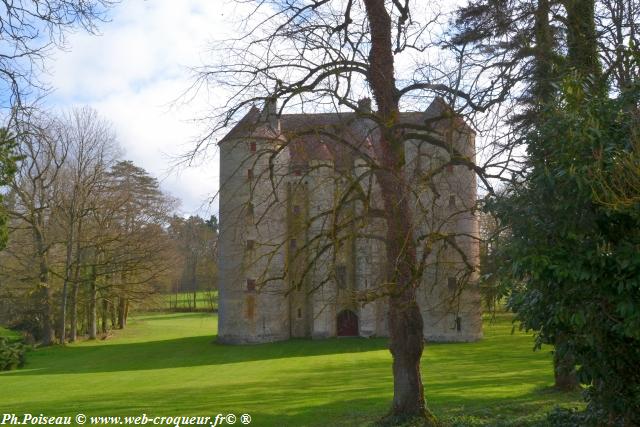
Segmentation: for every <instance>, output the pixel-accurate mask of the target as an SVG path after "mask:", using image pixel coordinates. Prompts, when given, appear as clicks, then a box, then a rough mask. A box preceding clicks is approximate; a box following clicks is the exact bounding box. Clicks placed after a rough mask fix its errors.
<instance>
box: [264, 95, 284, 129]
mask: <svg viewBox="0 0 640 427" xmlns="http://www.w3.org/2000/svg"><path fill="white" fill-rule="evenodd" d="M260 120H261V121H262V122H264V123H266V124H268V125H269V126H270V127H271V128H272V129H273V130H275V131H276V132H280V120H278V99H277V98H276V97H275V96H270V97H268V98H267V99H266V100H265V102H264V109H263V110H262V115H261V117H260Z"/></svg>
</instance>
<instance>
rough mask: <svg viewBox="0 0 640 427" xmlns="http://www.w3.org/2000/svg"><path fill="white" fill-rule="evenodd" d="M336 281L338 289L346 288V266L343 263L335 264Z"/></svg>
mask: <svg viewBox="0 0 640 427" xmlns="http://www.w3.org/2000/svg"><path fill="white" fill-rule="evenodd" d="M336 282H337V283H338V288H339V289H346V287H347V266H345V265H337V266H336Z"/></svg>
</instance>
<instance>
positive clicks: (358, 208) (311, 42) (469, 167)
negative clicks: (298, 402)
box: [195, 0, 496, 424]
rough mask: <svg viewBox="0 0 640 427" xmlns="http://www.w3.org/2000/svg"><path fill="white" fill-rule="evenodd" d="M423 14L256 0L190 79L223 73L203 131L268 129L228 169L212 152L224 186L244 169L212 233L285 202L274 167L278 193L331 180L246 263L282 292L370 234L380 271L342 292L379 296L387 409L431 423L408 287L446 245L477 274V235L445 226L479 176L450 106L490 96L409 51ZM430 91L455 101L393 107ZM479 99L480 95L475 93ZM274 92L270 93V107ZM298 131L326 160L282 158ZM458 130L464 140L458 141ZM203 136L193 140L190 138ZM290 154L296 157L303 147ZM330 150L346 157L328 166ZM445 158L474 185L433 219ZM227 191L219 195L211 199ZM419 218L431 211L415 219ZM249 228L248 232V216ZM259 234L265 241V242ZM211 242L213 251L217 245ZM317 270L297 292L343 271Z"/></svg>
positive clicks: (461, 213)
mask: <svg viewBox="0 0 640 427" xmlns="http://www.w3.org/2000/svg"><path fill="white" fill-rule="evenodd" d="M240 3H243V2H240ZM434 16H435V17H438V14H437V13H433V11H430V10H429V8H428V7H424V8H421V7H420V6H410V5H409V2H406V1H405V2H403V1H393V2H387V1H384V0H363V1H356V0H348V1H330V0H317V1H290V2H287V3H286V4H283V3H281V2H275V1H264V2H261V3H260V5H259V6H257V7H256V8H255V10H253V12H251V13H250V14H249V16H248V18H247V21H246V28H245V29H246V32H245V35H244V37H241V38H239V39H237V40H233V41H230V42H228V43H227V44H225V45H224V46H223V49H224V53H225V55H226V56H228V55H229V53H231V59H226V60H222V61H221V64H222V65H218V66H211V67H203V68H201V69H199V70H198V72H199V74H198V81H197V83H196V87H201V86H200V85H204V86H206V85H217V86H220V85H223V86H225V87H227V88H228V89H230V96H229V97H228V98H227V102H226V104H225V105H223V106H222V107H221V108H220V109H219V110H217V112H216V113H215V114H214V115H213V122H214V123H213V126H212V132H211V134H210V135H209V137H211V136H213V135H215V134H216V132H217V131H219V130H220V129H223V128H225V127H227V126H229V125H230V124H232V123H235V122H237V121H238V118H239V115H241V114H245V113H246V114H245V117H244V119H243V120H242V121H240V122H239V123H237V125H236V128H235V129H244V130H247V129H249V130H248V132H249V135H250V138H249V139H250V140H252V141H255V140H261V141H263V142H264V141H265V140H267V141H270V143H267V144H259V148H258V149H257V153H258V155H257V156H254V157H252V158H251V159H249V160H247V161H245V162H244V163H243V162H241V163H240V166H239V167H238V168H237V169H238V170H236V171H232V170H230V169H229V168H233V166H226V165H225V164H224V163H223V165H222V168H223V172H222V178H221V182H222V186H223V188H224V186H230V187H229V188H228V189H227V190H226V192H227V194H229V193H233V192H234V191H236V187H234V186H233V185H231V184H230V182H225V180H226V179H229V178H230V177H231V176H233V175H234V174H235V175H237V174H238V173H239V172H240V173H242V172H244V171H245V170H248V171H249V177H248V180H249V181H250V182H251V199H250V201H249V204H246V205H245V209H244V210H243V211H237V212H236V213H230V212H226V213H225V214H227V215H228V216H226V217H225V216H223V211H221V227H222V228H221V236H222V235H223V234H224V232H225V229H226V230H229V227H230V225H229V224H230V222H233V221H245V218H247V217H252V218H253V219H251V220H250V221H255V222H256V223H257V224H259V223H260V221H263V226H262V229H263V230H264V229H266V228H269V227H271V228H273V227H274V223H273V221H271V220H269V219H268V218H269V217H270V216H272V215H273V214H269V211H271V212H274V211H277V212H282V214H283V215H284V214H285V213H286V212H287V209H292V207H291V206H289V207H284V206H283V203H285V200H287V197H286V194H285V187H286V185H285V184H286V182H287V178H286V177H290V176H300V177H301V178H299V179H298V180H297V181H296V180H294V181H292V182H291V187H290V188H291V189H290V192H289V197H296V196H295V193H296V191H297V190H296V188H302V187H303V186H304V177H307V176H312V175H314V176H324V177H326V178H325V179H324V184H320V185H319V186H318V187H317V188H314V189H312V190H311V191H333V190H328V189H336V192H335V196H334V203H329V204H328V205H327V206H324V205H323V206H315V207H314V209H312V210H311V211H310V212H308V213H306V218H307V220H306V221H303V222H302V223H301V225H300V228H299V229H298V228H296V227H293V229H292V230H293V231H290V233H293V234H295V233H296V230H299V232H300V233H303V230H310V229H311V230H313V231H314V232H313V233H312V237H310V238H309V240H308V241H306V242H305V243H304V244H302V245H301V247H298V246H297V245H294V244H293V241H297V239H295V238H293V237H294V236H292V235H291V234H289V235H288V237H287V240H284V242H288V243H282V241H280V243H278V242H271V250H265V249H260V250H258V251H256V252H257V253H258V254H257V255H256V256H255V257H254V258H253V261H252V263H253V264H254V265H262V266H264V267H263V270H264V272H263V274H262V276H261V279H260V284H259V286H263V287H264V290H265V292H269V290H268V289H267V288H266V286H267V285H268V284H269V283H270V282H273V283H275V282H276V281H278V280H287V281H288V283H289V287H288V289H286V290H285V292H286V293H292V292H295V290H296V289H297V288H299V287H300V285H299V284H300V283H302V282H304V281H305V280H306V279H307V278H308V277H309V276H311V275H312V274H313V272H314V271H317V270H318V267H319V266H323V265H331V264H332V263H333V264H336V263H339V258H340V257H341V256H343V255H341V253H342V254H345V251H349V249H348V248H349V247H353V245H354V244H355V245H357V241H358V240H359V239H365V240H366V239H368V240H371V241H374V242H378V244H381V246H380V249H381V250H382V252H383V253H384V254H385V255H384V263H383V265H384V267H383V269H384V271H383V272H382V274H381V275H380V277H379V280H378V281H377V283H375V284H374V285H373V286H371V289H367V290H366V291H362V292H355V293H354V295H353V298H355V299H356V300H358V301H360V302H370V301H373V300H376V299H380V298H383V299H387V300H388V301H389V334H390V349H391V353H392V355H393V373H394V397H393V404H392V410H391V415H392V416H401V417H406V416H410V417H413V416H418V417H421V418H424V419H426V420H427V422H428V423H430V424H435V419H434V417H433V415H432V414H431V413H430V412H429V411H428V410H427V408H426V405H425V398H424V392H423V385H422V380H421V375H420V358H421V355H422V352H423V347H424V338H423V319H422V316H421V313H420V310H419V307H418V304H417V297H416V293H417V291H418V288H419V286H420V285H421V283H422V282H423V281H424V280H427V281H428V280H429V279H428V276H429V275H428V274H426V272H427V267H429V266H430V265H431V266H437V265H438V262H437V261H435V260H437V258H438V257H437V253H438V252H439V251H442V250H444V249H446V248H447V247H449V248H450V249H449V250H453V252H455V253H456V255H457V256H459V257H460V259H461V261H460V262H459V264H460V265H462V266H463V267H462V269H461V272H460V276H461V277H462V278H465V279H467V280H468V279H470V278H473V277H474V275H475V273H476V271H475V267H476V266H475V260H473V259H469V258H468V257H467V251H466V250H465V248H471V247H474V245H476V244H477V239H478V236H477V233H476V232H475V231H472V230H468V231H466V232H464V231H463V232H459V233H456V229H455V228H450V227H449V228H448V227H447V226H446V224H450V222H448V221H451V218H467V219H469V220H470V221H472V220H471V218H472V217H473V214H472V213H471V212H472V210H473V209H474V204H473V203H468V201H469V200H475V190H476V189H475V174H476V173H477V174H479V176H480V177H481V179H483V182H484V185H485V186H486V187H490V185H489V182H488V181H487V180H486V173H485V169H484V168H482V167H479V166H477V165H476V164H475V153H474V152H473V147H472V146H471V145H469V144H468V139H465V137H464V133H465V132H467V137H468V133H473V131H470V130H469V129H468V128H467V129H466V130H464V129H463V128H464V127H465V125H464V124H463V123H462V121H461V119H460V115H459V114H458V113H459V112H460V111H461V110H463V109H466V110H467V111H468V110H475V111H485V110H486V109H488V108H489V107H490V106H491V103H495V102H496V101H495V99H493V98H492V97H488V96H486V95H487V94H482V93H479V92H478V93H476V95H470V94H469V93H468V92H465V91H464V88H465V84H466V83H465V82H466V80H465V78H466V77H463V76H461V75H460V73H459V72H458V73H456V72H455V71H456V69H457V70H458V71H459V68H456V64H455V63H454V64H453V68H452V69H450V70H449V71H448V72H447V71H446V65H447V63H446V62H443V63H439V64H438V65H441V66H442V67H443V68H442V69H438V68H436V67H432V66H431V64H429V63H428V62H427V63H425V61H424V60H422V59H420V60H418V61H415V60H414V58H415V56H413V55H417V56H418V57H420V58H423V56H421V54H422V53H423V52H425V51H429V50H430V48H431V47H432V46H433V44H432V41H431V39H430V36H431V35H432V34H431V30H432V29H433V28H434V25H435V22H436V21H435V19H436V18H433V17H434ZM424 17H427V20H426V21H425V20H424ZM431 52H432V51H431ZM398 61H403V62H402V64H403V66H402V67H396V65H395V64H396V63H398ZM406 64H410V65H408V66H407V65H406ZM471 84H473V82H471ZM367 95H372V96H373V101H374V102H375V110H374V111H372V110H370V109H369V108H368V106H367V104H366V102H361V103H358V100H359V99H361V98H362V97H363V96H367ZM438 95H441V96H444V97H446V99H447V101H449V102H448V104H449V105H451V106H453V107H454V108H450V107H443V108H441V109H439V110H438V112H437V113H436V114H435V115H431V116H429V115H428V114H417V115H414V116H411V117H414V119H413V120H412V119H411V118H410V117H409V116H408V115H406V114H403V113H402V112H401V111H400V108H401V106H403V107H407V106H409V107H412V108H414V109H417V110H419V109H421V108H422V109H423V111H424V108H426V105H428V104H427V103H428V102H432V101H433V99H434V98H436V96H438ZM487 98H489V101H490V102H489V101H485V100H486V99H487ZM276 99H277V100H278V101H279V102H280V106H279V107H277V108H276V107H275V100H276ZM438 102H442V105H444V104H445V103H444V101H438ZM256 103H258V104H265V105H266V107H265V109H264V110H263V112H262V113H260V112H259V111H257V110H255V109H251V106H252V105H253V104H256ZM293 110H297V111H300V110H302V111H309V110H312V111H322V112H332V113H333V116H332V117H334V118H335V120H334V121H333V122H331V124H329V125H326V123H325V124H323V125H314V124H313V123H311V124H308V125H307V126H300V127H298V128H296V129H295V130H294V131H291V132H290V133H288V134H287V133H286V132H285V133H283V132H281V131H280V129H279V128H278V120H277V119H278V117H279V116H281V115H282V114H283V113H285V112H289V111H293ZM347 112H350V113H347ZM261 114H262V117H259V116H260V115H261ZM329 116H331V114H329ZM355 119H359V120H362V121H363V122H365V123H367V125H366V126H364V128H363V129H361V134H360V135H359V137H358V138H354V137H353V136H352V137H348V136H347V134H348V133H349V129H351V128H350V126H351V125H352V124H353V123H354V120H355ZM350 123H351V124H350ZM354 126H355V125H354ZM233 132H234V131H233V130H232V131H231V134H233ZM306 137H308V138H312V139H313V138H316V140H320V141H321V140H322V139H325V140H328V141H331V144H330V145H332V146H333V147H337V148H336V151H337V153H335V152H334V153H332V154H331V157H333V158H334V159H335V162H334V163H333V164H332V165H329V164H327V163H323V162H316V163H313V162H309V163H307V164H298V165H296V164H295V162H293V165H291V166H292V168H289V169H287V168H288V166H287V165H286V164H285V163H283V157H289V158H291V159H293V158H295V156H296V155H295V152H296V150H300V147H296V144H295V141H296V140H297V139H301V138H306ZM227 138H229V135H227ZM462 140H464V141H467V142H466V143H465V142H462V144H461V141H462ZM210 141H211V139H209V138H205V139H203V141H202V142H201V144H199V145H198V147H197V148H196V150H195V151H197V150H198V149H200V148H203V147H205V146H206V145H207V143H208V142H210ZM225 143H226V142H225V141H223V142H221V150H222V152H223V153H224V152H227V153H231V152H233V150H234V148H233V147H227V148H225V145H224V144H225ZM230 143H231V142H230ZM240 144H242V142H240ZM318 145H319V146H321V145H322V144H318ZM408 147H411V148H408ZM461 147H463V148H461ZM413 149H415V152H413V154H412V155H414V156H416V157H413V158H412V159H413V160H410V159H409V155H408V153H409V151H410V150H413ZM226 150H229V151H226ZM252 150H253V148H252ZM302 150H303V151H304V148H303V149H302ZM407 150H409V151H407ZM416 153H417V154H416ZM229 155H232V154H229ZM299 156H302V157H304V153H301V154H299ZM422 157H428V160H427V159H423V160H422V162H423V163H422V164H419V162H420V161H419V160H415V159H421V158H422ZM339 159H341V160H343V161H344V162H345V164H348V163H349V162H351V165H350V166H349V167H346V168H344V170H341V166H340V160H339ZM414 161H415V162H416V163H414ZM296 166H298V167H299V168H300V169H297V168H296ZM454 166H455V167H456V170H458V171H460V173H461V175H464V176H465V177H466V178H465V179H466V181H465V182H473V184H469V185H467V189H466V190H463V191H467V193H464V194H466V196H465V197H463V199H464V201H465V202H464V203H462V204H461V205H458V207H456V206H455V205H456V202H455V199H454V198H452V199H450V200H451V201H452V202H451V203H449V204H448V205H449V206H448V208H447V209H445V211H446V212H447V213H446V214H443V216H441V217H439V218H438V217H437V216H435V215H434V212H435V211H441V208H440V206H441V203H442V199H443V197H441V196H440V193H439V191H438V188H440V186H441V185H442V183H443V182H446V181H447V179H446V177H445V175H446V173H447V171H448V170H449V169H450V168H452V167H454ZM329 171H331V172H329ZM334 172H335V174H334ZM245 181H246V179H245ZM323 189H324V190H323ZM265 194H266V195H265ZM427 194H428V195H427ZM228 197H234V195H233V194H230V195H229V196H228ZM228 201H229V199H227V200H221V205H222V204H223V203H225V204H226V203H227V202H228ZM302 205H304V204H302ZM231 215H233V216H234V217H233V218H230V216H231ZM425 218H433V220H432V221H431V223H429V224H426V223H425ZM427 222H429V221H427ZM374 224H375V225H374ZM256 227H258V231H257V232H258V234H260V227H259V226H258V225H256ZM284 233H285V234H286V233H289V232H284ZM303 234H304V233H303ZM456 234H458V236H457V237H458V240H457V239H456ZM301 235H302V234H301ZM283 244H287V245H288V248H287V249H286V251H287V254H289V255H288V256H287V259H288V260H289V261H288V264H287V268H286V271H285V272H284V274H280V272H278V271H277V270H274V269H273V268H271V267H270V265H272V264H273V263H271V262H270V260H273V259H275V258H276V257H277V256H278V255H277V250H279V249H281V245H283ZM268 245H269V243H268V242H265V243H264V247H268ZM251 246H253V244H252V245H251ZM226 249H229V248H226ZM223 250H224V249H223V248H221V249H220V256H221V257H222V256H227V254H223ZM247 250H248V248H247ZM303 253H304V254H305V255H304V256H303V255H302V254H303ZM229 256H231V255H229ZM297 260H301V261H297ZM328 270H329V271H330V273H329V274H328V275H327V276H325V277H324V278H323V279H318V280H317V281H315V282H314V287H313V289H311V290H310V292H311V291H317V290H318V289H319V288H321V287H322V286H323V285H324V284H326V283H328V282H330V281H333V282H336V281H337V282H340V277H339V276H344V275H349V274H352V273H349V272H344V271H342V272H341V271H340V270H339V269H337V270H336V269H331V268H329V269H328ZM221 276H223V277H224V274H221ZM463 281H464V280H463ZM248 286H249V285H248ZM252 286H253V284H252ZM272 292H273V290H272ZM249 307H251V305H249Z"/></svg>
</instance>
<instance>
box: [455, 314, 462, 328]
mask: <svg viewBox="0 0 640 427" xmlns="http://www.w3.org/2000/svg"><path fill="white" fill-rule="evenodd" d="M456 331H458V332H460V331H462V318H461V317H460V316H456Z"/></svg>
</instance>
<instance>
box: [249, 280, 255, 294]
mask: <svg viewBox="0 0 640 427" xmlns="http://www.w3.org/2000/svg"><path fill="white" fill-rule="evenodd" d="M255 290H256V279H247V291H249V292H253V291H255Z"/></svg>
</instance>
